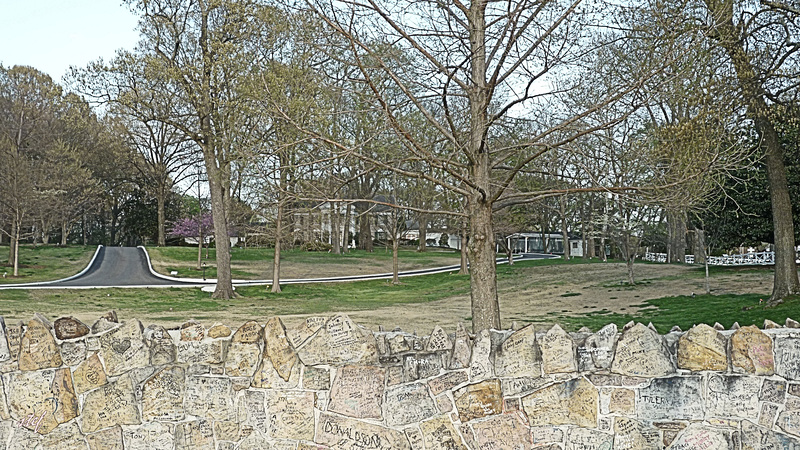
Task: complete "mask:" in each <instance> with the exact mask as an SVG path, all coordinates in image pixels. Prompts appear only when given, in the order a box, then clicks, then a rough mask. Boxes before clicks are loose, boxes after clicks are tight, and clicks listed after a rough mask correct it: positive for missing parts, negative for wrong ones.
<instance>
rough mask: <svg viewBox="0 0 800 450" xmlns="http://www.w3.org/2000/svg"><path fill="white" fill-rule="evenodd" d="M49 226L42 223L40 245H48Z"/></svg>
mask: <svg viewBox="0 0 800 450" xmlns="http://www.w3.org/2000/svg"><path fill="white" fill-rule="evenodd" d="M49 231H50V225H48V224H45V222H44V221H42V233H41V234H42V244H44V245H47V244H49V243H50V232H49Z"/></svg>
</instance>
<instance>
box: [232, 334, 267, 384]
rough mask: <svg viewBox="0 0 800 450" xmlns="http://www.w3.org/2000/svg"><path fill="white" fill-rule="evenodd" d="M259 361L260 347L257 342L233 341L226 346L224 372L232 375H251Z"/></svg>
mask: <svg viewBox="0 0 800 450" xmlns="http://www.w3.org/2000/svg"><path fill="white" fill-rule="evenodd" d="M259 362H261V347H260V346H259V345H258V344H248V343H239V342H233V343H231V345H230V347H228V357H227V359H226V360H225V373H226V374H228V375H229V376H232V377H252V376H253V375H254V374H255V372H256V369H258V365H259Z"/></svg>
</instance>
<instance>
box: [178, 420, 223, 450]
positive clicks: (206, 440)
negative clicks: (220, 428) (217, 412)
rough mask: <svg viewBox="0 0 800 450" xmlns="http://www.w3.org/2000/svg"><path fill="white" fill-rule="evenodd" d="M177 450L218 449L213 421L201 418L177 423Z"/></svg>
mask: <svg viewBox="0 0 800 450" xmlns="http://www.w3.org/2000/svg"><path fill="white" fill-rule="evenodd" d="M175 450H216V446H215V445H214V427H213V426H212V424H211V422H209V421H208V420H203V419H200V420H193V421H191V422H183V423H181V424H179V425H177V426H176V429H175Z"/></svg>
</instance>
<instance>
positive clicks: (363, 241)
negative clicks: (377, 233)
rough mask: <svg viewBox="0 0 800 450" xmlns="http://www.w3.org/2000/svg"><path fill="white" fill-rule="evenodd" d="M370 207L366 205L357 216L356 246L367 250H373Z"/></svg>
mask: <svg viewBox="0 0 800 450" xmlns="http://www.w3.org/2000/svg"><path fill="white" fill-rule="evenodd" d="M371 209H372V208H370V206H369V205H366V206H365V207H364V210H363V211H362V212H361V214H360V215H359V218H358V236H359V238H358V248H359V249H361V250H364V251H367V252H372V251H373V245H372V244H373V243H372V223H371V221H370V218H371V215H370V210H371Z"/></svg>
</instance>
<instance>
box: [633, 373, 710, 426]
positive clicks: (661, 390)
mask: <svg viewBox="0 0 800 450" xmlns="http://www.w3.org/2000/svg"><path fill="white" fill-rule="evenodd" d="M700 398H703V379H702V377H700V376H686V377H669V378H656V379H654V380H652V381H651V382H650V386H648V387H645V388H641V389H639V390H638V391H637V394H636V416H637V417H638V418H639V419H640V420H702V419H703V418H704V415H705V411H704V409H703V402H700V401H698V399H700Z"/></svg>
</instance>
